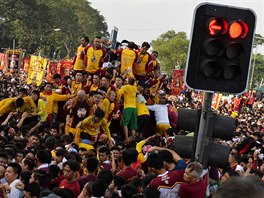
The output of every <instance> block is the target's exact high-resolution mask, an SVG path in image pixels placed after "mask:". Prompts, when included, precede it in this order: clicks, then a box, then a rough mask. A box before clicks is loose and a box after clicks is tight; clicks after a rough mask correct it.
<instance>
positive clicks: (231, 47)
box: [185, 3, 256, 93]
mask: <svg viewBox="0 0 264 198" xmlns="http://www.w3.org/2000/svg"><path fill="white" fill-rule="evenodd" d="M255 18H256V16H255V14H254V12H253V11H252V10H249V9H243V8H237V7H230V6H225V5H217V4H209V3H203V4H200V5H198V7H197V8H196V10H195V13H194V21H193V27H192V35H191V39H190V41H191V42H190V46H189V52H188V60H187V72H185V82H186V84H187V86H188V87H190V88H193V89H197V90H204V91H207V92H224V93H242V92H243V91H244V90H245V89H246V86H247V82H248V77H249V71H250V69H249V68H250V59H251V50H252V43H253V37H254V31H255Z"/></svg>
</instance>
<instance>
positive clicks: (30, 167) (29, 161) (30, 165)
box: [24, 158, 35, 171]
mask: <svg viewBox="0 0 264 198" xmlns="http://www.w3.org/2000/svg"><path fill="white" fill-rule="evenodd" d="M24 164H26V165H27V166H28V170H29V171H33V169H34V167H35V162H34V161H33V160H32V159H29V158H25V159H24Z"/></svg>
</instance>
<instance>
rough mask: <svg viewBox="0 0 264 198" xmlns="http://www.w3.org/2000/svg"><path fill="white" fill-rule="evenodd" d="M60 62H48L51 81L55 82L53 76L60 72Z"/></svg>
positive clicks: (48, 75) (48, 78)
mask: <svg viewBox="0 0 264 198" xmlns="http://www.w3.org/2000/svg"><path fill="white" fill-rule="evenodd" d="M58 64H59V63H58V62H57V61H50V62H49V64H48V74H47V80H48V82H50V83H54V81H53V79H52V78H53V76H54V75H55V74H57V73H58Z"/></svg>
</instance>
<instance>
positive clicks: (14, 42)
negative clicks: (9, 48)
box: [13, 39, 16, 50]
mask: <svg viewBox="0 0 264 198" xmlns="http://www.w3.org/2000/svg"><path fill="white" fill-rule="evenodd" d="M15 49H16V39H13V50H15Z"/></svg>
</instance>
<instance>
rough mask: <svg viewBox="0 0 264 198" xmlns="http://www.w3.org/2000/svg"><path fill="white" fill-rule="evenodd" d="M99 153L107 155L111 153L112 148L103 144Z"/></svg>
mask: <svg viewBox="0 0 264 198" xmlns="http://www.w3.org/2000/svg"><path fill="white" fill-rule="evenodd" d="M98 153H105V154H106V155H110V149H109V148H108V147H106V146H103V147H101V148H99V149H98Z"/></svg>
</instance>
